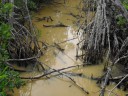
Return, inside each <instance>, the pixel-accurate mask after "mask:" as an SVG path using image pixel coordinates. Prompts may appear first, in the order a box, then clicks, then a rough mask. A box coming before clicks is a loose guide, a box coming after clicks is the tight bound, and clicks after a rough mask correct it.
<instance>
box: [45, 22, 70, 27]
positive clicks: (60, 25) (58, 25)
mask: <svg viewBox="0 0 128 96" xmlns="http://www.w3.org/2000/svg"><path fill="white" fill-rule="evenodd" d="M43 27H53V28H54V27H68V26H67V25H64V24H62V23H59V24H56V25H43Z"/></svg>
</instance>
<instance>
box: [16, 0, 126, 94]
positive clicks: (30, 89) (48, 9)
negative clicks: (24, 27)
mask: <svg viewBox="0 0 128 96" xmlns="http://www.w3.org/2000/svg"><path fill="white" fill-rule="evenodd" d="M58 1H59V0H58ZM62 1H63V0H62ZM80 1H81V0H66V3H65V4H64V3H63V4H58V5H56V6H55V5H51V6H45V7H43V8H42V9H41V10H40V11H39V12H37V13H36V15H35V16H34V18H33V23H34V25H35V26H36V27H37V29H39V31H40V37H39V40H40V41H44V42H47V43H48V44H49V45H53V44H54V43H59V42H62V41H65V40H68V39H72V38H75V37H77V35H76V33H77V29H78V28H77V26H76V24H75V23H74V22H77V19H76V18H74V17H73V16H71V15H68V14H69V13H73V14H76V15H78V14H81V13H80V11H79V8H80V7H81V6H80V5H79V4H80ZM59 2H61V1H59ZM44 16H51V18H52V19H53V20H54V21H53V22H47V21H44V20H43V21H37V20H36V17H39V18H42V17H44ZM83 20H84V19H83ZM59 22H61V23H63V24H65V25H67V26H69V27H57V28H46V27H43V24H45V25H55V24H58V23H59ZM77 42H78V40H77V39H74V40H71V41H69V42H65V43H62V44H60V46H61V47H62V48H64V49H65V50H64V53H62V52H60V51H59V50H58V49H57V48H55V47H49V48H48V50H47V52H46V54H45V55H44V56H42V57H41V58H40V61H42V62H44V63H45V64H47V65H49V66H50V67H52V68H54V69H60V68H63V67H68V66H72V65H76V64H81V63H82V62H80V61H76V58H75V54H76V44H77ZM102 69H103V65H94V66H87V67H84V68H76V69H74V70H71V71H73V72H76V73H83V74H85V75H86V76H89V77H90V76H91V75H92V74H93V75H94V76H101V75H102V74H103V73H102ZM35 74H37V73H33V74H31V76H32V75H33V76H34V75H35ZM22 75H23V76H26V75H28V74H27V73H24V74H22ZM72 78H73V79H74V80H75V81H76V82H77V83H78V84H79V85H80V86H81V87H83V88H85V89H86V90H88V91H89V93H90V94H89V95H87V94H85V93H84V92H83V91H82V90H80V89H79V88H78V87H77V86H75V85H74V84H73V83H72V81H70V80H69V79H68V78H65V77H64V76H60V77H52V78H50V79H39V80H29V81H28V83H27V84H26V85H25V86H23V87H22V88H20V89H18V90H17V89H15V93H14V96H99V93H100V92H99V91H100V88H99V87H98V85H97V84H96V82H95V81H93V80H90V79H87V78H81V77H72ZM114 86H115V85H114V84H111V86H109V87H107V89H111V88H113V87H114ZM114 92H115V93H116V94H118V96H125V94H126V92H124V91H121V90H119V89H115V91H114ZM105 96H107V94H106V95H105ZM111 96H115V95H113V94H112V95H111Z"/></svg>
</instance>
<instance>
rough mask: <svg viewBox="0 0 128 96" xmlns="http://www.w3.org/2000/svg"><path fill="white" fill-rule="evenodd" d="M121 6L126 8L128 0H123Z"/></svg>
mask: <svg viewBox="0 0 128 96" xmlns="http://www.w3.org/2000/svg"><path fill="white" fill-rule="evenodd" d="M123 6H124V7H125V8H126V9H127V10H128V0H124V1H123Z"/></svg>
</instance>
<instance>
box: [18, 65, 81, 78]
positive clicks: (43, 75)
mask: <svg viewBox="0 0 128 96" xmlns="http://www.w3.org/2000/svg"><path fill="white" fill-rule="evenodd" d="M80 66H83V64H80V65H74V66H69V67H66V68H62V69H58V70H57V71H60V72H61V71H64V70H67V69H71V68H75V67H80ZM55 72H56V70H53V71H50V72H47V73H45V74H42V75H40V76H35V77H20V78H21V79H39V78H42V77H45V76H48V75H50V74H52V73H55Z"/></svg>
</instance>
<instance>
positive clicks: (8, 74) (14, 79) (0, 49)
mask: <svg viewBox="0 0 128 96" xmlns="http://www.w3.org/2000/svg"><path fill="white" fill-rule="evenodd" d="M12 6H13V5H12V4H10V3H6V4H4V5H3V4H0V96H6V95H7V92H8V91H13V88H14V87H17V88H19V87H20V86H21V85H22V84H23V82H22V81H21V79H20V78H19V73H17V72H15V71H12V70H10V69H9V68H8V67H7V66H6V64H5V61H6V60H7V59H8V58H9V53H8V51H7V47H8V40H10V38H11V33H10V30H11V27H10V25H9V24H8V23H7V18H8V17H9V13H11V12H12Z"/></svg>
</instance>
